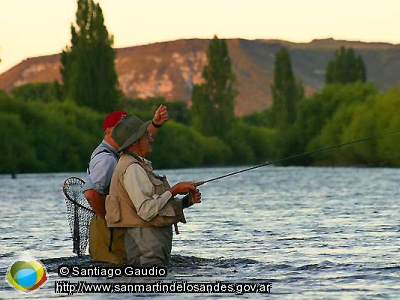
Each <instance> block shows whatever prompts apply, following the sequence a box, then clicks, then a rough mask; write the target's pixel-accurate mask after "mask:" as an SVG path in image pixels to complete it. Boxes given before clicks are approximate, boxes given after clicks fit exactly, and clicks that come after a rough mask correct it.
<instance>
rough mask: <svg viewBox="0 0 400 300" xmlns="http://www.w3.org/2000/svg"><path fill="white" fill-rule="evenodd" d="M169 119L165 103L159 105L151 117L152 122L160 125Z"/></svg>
mask: <svg viewBox="0 0 400 300" xmlns="http://www.w3.org/2000/svg"><path fill="white" fill-rule="evenodd" d="M168 119H169V115H168V110H167V107H166V106H165V105H162V104H161V105H160V106H159V107H158V108H157V110H156V112H155V114H154V117H153V122H154V124H156V125H158V126H161V125H162V124H164V123H165V122H167V121H168Z"/></svg>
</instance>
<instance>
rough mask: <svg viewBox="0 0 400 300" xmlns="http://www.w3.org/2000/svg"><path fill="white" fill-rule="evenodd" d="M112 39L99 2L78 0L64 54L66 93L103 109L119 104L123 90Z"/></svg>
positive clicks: (73, 98)
mask: <svg viewBox="0 0 400 300" xmlns="http://www.w3.org/2000/svg"><path fill="white" fill-rule="evenodd" d="M113 43H114V38H113V36H112V35H110V34H109V33H108V31H107V28H106V26H105V25H104V17H103V13H102V10H101V8H100V5H99V4H97V3H95V2H94V1H93V0H78V9H77V12H76V24H75V25H74V24H71V46H70V47H66V49H65V50H64V51H63V52H62V54H61V63H62V68H61V75H62V77H63V82H64V88H65V96H67V97H68V98H71V99H72V100H74V101H75V102H76V103H78V104H80V105H85V106H88V107H91V108H94V109H96V110H98V111H100V112H109V111H112V110H114V109H115V108H116V105H117V103H118V100H119V96H120V92H119V90H118V77H117V73H116V71H115V62H114V59H115V52H114V49H113V48H112V45H113Z"/></svg>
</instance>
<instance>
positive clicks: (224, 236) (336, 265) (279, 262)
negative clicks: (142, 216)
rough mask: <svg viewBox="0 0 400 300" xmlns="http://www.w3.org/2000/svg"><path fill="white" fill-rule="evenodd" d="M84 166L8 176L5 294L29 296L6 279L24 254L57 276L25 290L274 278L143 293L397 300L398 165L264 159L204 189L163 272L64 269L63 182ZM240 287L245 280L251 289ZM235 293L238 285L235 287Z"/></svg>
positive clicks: (1, 189) (176, 176) (179, 176)
mask: <svg viewBox="0 0 400 300" xmlns="http://www.w3.org/2000/svg"><path fill="white" fill-rule="evenodd" d="M239 169H240V168H204V169H183V170H161V171H159V172H158V173H161V174H166V175H167V177H168V179H169V182H170V183H171V184H174V183H176V182H178V181H187V180H195V181H201V180H206V179H209V178H213V177H216V176H220V175H223V174H226V173H229V172H232V171H236V170H239ZM69 176H78V177H82V178H85V175H84V174H83V173H57V174H19V175H18V177H17V179H14V180H13V179H11V176H9V175H1V176H0V197H1V210H0V217H1V218H0V220H1V221H0V230H1V235H0V239H1V246H0V275H1V277H2V278H1V280H0V298H2V299H20V298H21V297H23V296H25V294H21V292H17V291H15V290H14V289H13V288H11V287H10V286H9V285H8V283H7V282H6V281H5V276H6V273H7V270H8V268H9V267H10V266H11V265H12V264H13V263H14V262H15V261H17V260H18V259H19V258H20V257H21V256H23V255H29V256H32V257H34V258H35V259H37V260H39V261H40V262H42V263H43V265H45V267H46V270H47V273H48V280H47V282H46V283H45V284H44V286H42V287H41V288H40V289H38V290H36V291H35V292H33V293H30V294H27V295H26V296H27V297H28V298H35V299H49V298H58V297H65V298H74V299H75V298H84V299H98V298H100V297H101V298H106V299H125V298H131V297H133V295H129V294H111V293H108V294H107V293H104V294H101V295H99V294H82V293H80V294H74V295H67V294H65V293H64V294H58V293H55V284H56V282H57V281H60V280H69V281H70V282H72V283H77V282H79V281H88V282H96V283H112V282H114V283H115V282H125V283H132V282H155V281H156V280H157V281H163V282H169V283H172V282H174V281H176V282H185V281H186V282H188V283H216V282H222V283H226V284H234V283H249V284H250V283H251V284H257V283H258V284H266V283H271V284H272V287H271V289H270V292H271V294H268V295H267V294H262V295H261V294H255V293H250V292H249V293H244V294H243V295H241V296H238V295H236V294H235V293H226V294H205V293H191V294H185V295H177V294H146V295H136V296H142V297H143V296H145V297H149V298H153V297H154V298H160V297H167V298H170V299H176V298H177V297H179V298H180V299H181V298H185V299H189V298H190V299H192V298H196V299H204V298H220V299H225V298H228V299H233V298H237V297H240V299H248V298H251V299H255V298H260V297H263V298H274V299H372V298H373V299H376V298H380V299H395V298H398V297H399V295H400V262H399V258H400V209H399V200H400V187H399V183H400V169H384V168H377V169H375V168H374V169H370V168H303V167H286V168H285V167H264V168H260V169H256V170H252V171H249V172H245V173H241V174H238V175H235V176H232V177H228V178H225V179H222V180H218V181H214V182H210V183H207V184H205V185H204V186H202V187H201V192H202V195H203V200H202V203H201V204H199V205H195V206H193V207H191V208H189V209H188V210H187V211H186V219H187V221H188V223H187V224H182V225H181V226H180V231H181V234H180V235H177V236H174V241H173V249H172V263H171V265H170V266H169V267H168V274H167V276H166V277H165V278H144V279H143V278H132V277H119V278H114V279H107V278H104V277H98V278H93V277H92V278H82V277H69V278H65V277H63V278H62V277H60V276H59V275H58V271H57V269H58V267H59V266H60V265H62V264H68V265H80V266H90V265H92V263H91V261H90V257H89V256H87V255H86V256H84V257H83V258H78V257H76V255H75V254H73V253H72V241H71V238H70V229H69V225H68V221H67V216H66V205H65V200H64V196H63V194H62V192H61V186H62V183H63V181H64V179H66V178H67V177H69ZM242 288H243V287H242ZM235 291H238V290H235Z"/></svg>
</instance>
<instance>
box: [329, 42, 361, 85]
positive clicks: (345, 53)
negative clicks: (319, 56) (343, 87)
mask: <svg viewBox="0 0 400 300" xmlns="http://www.w3.org/2000/svg"><path fill="white" fill-rule="evenodd" d="M366 80H367V72H366V68H365V65H364V60H363V59H362V57H361V56H360V55H358V56H356V55H355V53H354V50H353V49H352V48H349V49H348V50H346V48H344V47H343V46H342V47H340V49H339V50H336V52H335V59H334V60H330V61H329V62H328V64H327V66H326V75H325V82H326V83H327V84H329V83H343V84H348V83H352V82H356V81H361V82H366Z"/></svg>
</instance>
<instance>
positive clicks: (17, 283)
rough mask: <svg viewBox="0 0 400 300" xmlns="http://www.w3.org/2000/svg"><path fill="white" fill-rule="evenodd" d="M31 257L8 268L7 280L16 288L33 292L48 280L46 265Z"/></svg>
mask: <svg viewBox="0 0 400 300" xmlns="http://www.w3.org/2000/svg"><path fill="white" fill-rule="evenodd" d="M30 259H32V260H30V261H27V260H19V261H16V262H15V263H13V264H12V265H11V266H10V268H9V269H8V273H7V278H6V280H7V281H8V282H9V284H10V285H11V286H12V287H14V288H15V289H16V290H19V291H23V292H31V291H34V290H36V289H38V288H39V287H41V286H42V285H43V284H44V283H45V282H46V281H47V274H46V269H45V267H44V266H43V265H42V264H41V263H40V262H39V261H36V260H34V259H33V258H30Z"/></svg>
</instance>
